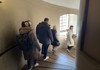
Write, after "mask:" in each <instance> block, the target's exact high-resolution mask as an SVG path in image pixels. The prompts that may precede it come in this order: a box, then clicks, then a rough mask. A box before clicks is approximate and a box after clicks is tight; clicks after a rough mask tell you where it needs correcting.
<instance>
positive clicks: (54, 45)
mask: <svg viewBox="0 0 100 70" xmlns="http://www.w3.org/2000/svg"><path fill="white" fill-rule="evenodd" d="M52 35H53V39H54V40H53V42H52V43H51V44H52V45H53V49H52V51H53V53H54V52H55V47H57V46H59V45H60V43H59V40H58V38H57V30H56V26H53V29H52Z"/></svg>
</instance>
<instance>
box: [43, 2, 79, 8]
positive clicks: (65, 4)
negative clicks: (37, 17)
mask: <svg viewBox="0 0 100 70" xmlns="http://www.w3.org/2000/svg"><path fill="white" fill-rule="evenodd" d="M43 1H45V2H48V3H51V4H54V5H59V6H63V7H68V8H74V9H79V5H80V0H43Z"/></svg>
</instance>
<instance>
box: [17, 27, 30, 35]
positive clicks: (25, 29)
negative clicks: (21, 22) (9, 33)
mask: <svg viewBox="0 0 100 70" xmlns="http://www.w3.org/2000/svg"><path fill="white" fill-rule="evenodd" d="M31 30H32V29H31V27H22V28H20V29H19V33H20V34H24V33H28V32H29V31H31Z"/></svg>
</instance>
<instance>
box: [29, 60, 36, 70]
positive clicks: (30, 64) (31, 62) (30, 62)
mask: <svg viewBox="0 0 100 70" xmlns="http://www.w3.org/2000/svg"><path fill="white" fill-rule="evenodd" d="M33 61H34V63H33ZM36 63H37V59H34V60H32V59H29V60H27V66H28V69H30V68H31V66H32V65H35V64H36Z"/></svg>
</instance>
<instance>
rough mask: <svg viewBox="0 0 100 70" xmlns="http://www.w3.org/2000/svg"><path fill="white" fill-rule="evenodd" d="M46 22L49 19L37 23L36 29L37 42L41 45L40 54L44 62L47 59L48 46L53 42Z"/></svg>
mask: <svg viewBox="0 0 100 70" xmlns="http://www.w3.org/2000/svg"><path fill="white" fill-rule="evenodd" d="M48 22H49V19H48V18H45V19H44V21H43V22H41V23H39V24H38V25H37V27H36V35H37V38H38V40H39V42H40V43H41V44H42V52H41V54H42V55H43V59H44V61H45V60H47V59H48V58H49V56H47V51H48V47H49V44H51V42H53V36H52V32H51V28H50V25H49V24H48Z"/></svg>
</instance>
